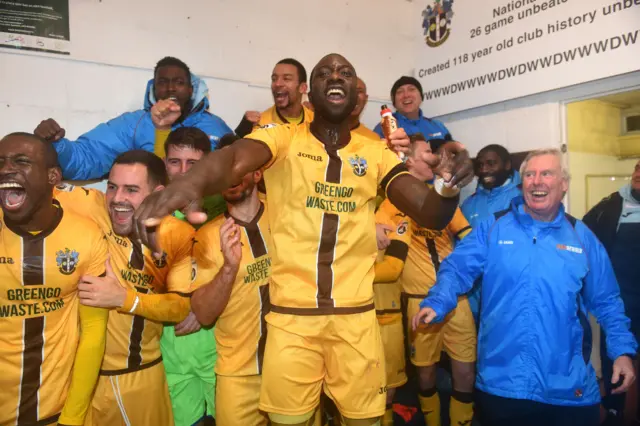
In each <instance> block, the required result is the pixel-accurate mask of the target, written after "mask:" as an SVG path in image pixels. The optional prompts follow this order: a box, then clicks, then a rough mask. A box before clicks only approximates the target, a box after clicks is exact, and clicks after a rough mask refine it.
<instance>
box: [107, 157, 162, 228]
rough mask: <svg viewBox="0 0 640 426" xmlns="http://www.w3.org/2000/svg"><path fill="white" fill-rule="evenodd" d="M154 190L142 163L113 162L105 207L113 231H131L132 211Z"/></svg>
mask: <svg viewBox="0 0 640 426" xmlns="http://www.w3.org/2000/svg"><path fill="white" fill-rule="evenodd" d="M153 190H154V188H152V187H151V184H150V183H149V176H148V174H147V168H146V166H145V165H143V164H115V165H114V166H113V167H112V168H111V172H110V173H109V181H108V182H107V194H106V199H107V207H108V209H109V216H110V217H111V225H112V227H113V231H114V232H115V233H116V234H118V235H122V236H127V235H130V234H131V232H132V231H133V213H134V212H135V210H136V209H137V208H138V207H139V206H140V204H142V201H143V200H144V199H145V198H147V196H148V195H149V194H151V192H152V191H153Z"/></svg>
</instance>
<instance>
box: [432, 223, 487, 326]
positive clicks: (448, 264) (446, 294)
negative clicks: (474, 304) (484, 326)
mask: <svg viewBox="0 0 640 426" xmlns="http://www.w3.org/2000/svg"><path fill="white" fill-rule="evenodd" d="M494 222H495V220H494V219H492V220H487V221H484V222H482V223H481V224H480V225H479V226H478V227H477V228H474V229H473V231H471V233H470V234H469V236H468V237H467V238H465V239H464V240H462V242H461V243H460V244H459V245H458V246H456V248H455V249H454V250H453V252H452V253H451V254H450V255H449V256H447V258H445V259H444V261H443V262H442V264H441V265H440V270H439V271H438V276H437V278H436V284H435V285H434V286H433V287H432V288H431V289H430V290H429V294H428V295H427V297H426V298H424V300H423V301H422V302H421V303H420V308H425V307H429V308H431V309H433V310H434V311H435V312H436V314H437V317H436V322H441V321H442V320H444V318H445V316H446V315H447V314H448V313H449V312H451V311H452V310H453V309H454V308H455V307H456V306H457V304H458V296H460V295H463V294H465V293H467V292H468V291H469V290H471V288H472V287H473V283H474V281H475V280H476V279H477V278H478V277H479V276H480V275H482V272H483V271H484V266H485V262H486V259H487V254H488V242H487V238H488V230H489V229H490V226H491V225H492V224H493V223H494Z"/></svg>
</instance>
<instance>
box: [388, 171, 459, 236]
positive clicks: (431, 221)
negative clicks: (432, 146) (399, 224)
mask: <svg viewBox="0 0 640 426" xmlns="http://www.w3.org/2000/svg"><path fill="white" fill-rule="evenodd" d="M387 195H388V196H389V200H390V201H391V202H392V203H393V205H394V206H396V207H397V208H398V209H399V210H400V211H402V212H404V213H406V214H407V215H408V216H409V217H410V218H411V219H413V220H415V221H416V222H417V223H418V224H419V225H420V226H422V227H424V228H428V229H436V230H441V229H444V228H445V227H446V226H447V224H448V223H449V222H451V219H452V218H453V215H454V213H455V212H456V207H458V201H459V199H460V197H459V196H455V197H451V198H445V197H442V196H441V195H440V194H438V193H437V192H436V191H435V190H434V189H433V188H429V187H428V186H427V185H425V184H424V183H423V182H421V181H420V180H418V179H416V178H415V177H413V176H410V175H407V174H405V175H401V176H398V177H397V178H395V179H394V180H393V181H391V183H390V184H389V187H388V189H387Z"/></svg>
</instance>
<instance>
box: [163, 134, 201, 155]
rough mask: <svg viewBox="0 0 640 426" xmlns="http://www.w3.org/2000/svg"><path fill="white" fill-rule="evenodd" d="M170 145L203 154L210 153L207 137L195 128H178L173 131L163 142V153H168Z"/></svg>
mask: <svg viewBox="0 0 640 426" xmlns="http://www.w3.org/2000/svg"><path fill="white" fill-rule="evenodd" d="M172 145H173V146H186V147H189V148H191V149H195V150H196V151H202V152H204V153H205V154H208V153H210V152H211V142H210V141H209V136H207V134H206V133H205V132H203V131H202V130H200V129H198V128H197V127H178V128H177V129H175V130H173V131H172V132H171V133H169V136H168V137H167V140H166V141H165V142H164V152H165V153H167V152H169V147H170V146H172Z"/></svg>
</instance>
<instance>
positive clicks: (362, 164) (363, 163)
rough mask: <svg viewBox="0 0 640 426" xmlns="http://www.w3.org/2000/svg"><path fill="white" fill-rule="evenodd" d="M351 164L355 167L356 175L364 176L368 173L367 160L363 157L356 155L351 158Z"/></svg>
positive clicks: (354, 172)
mask: <svg viewBox="0 0 640 426" xmlns="http://www.w3.org/2000/svg"><path fill="white" fill-rule="evenodd" d="M349 164H351V167H352V168H353V174H355V175H356V176H360V177H362V176H364V175H366V174H367V160H365V159H364V158H362V157H359V156H358V155H356V156H355V157H351V158H349Z"/></svg>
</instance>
